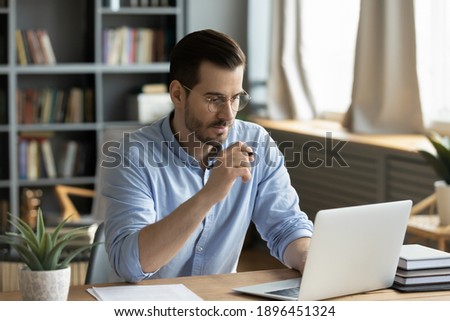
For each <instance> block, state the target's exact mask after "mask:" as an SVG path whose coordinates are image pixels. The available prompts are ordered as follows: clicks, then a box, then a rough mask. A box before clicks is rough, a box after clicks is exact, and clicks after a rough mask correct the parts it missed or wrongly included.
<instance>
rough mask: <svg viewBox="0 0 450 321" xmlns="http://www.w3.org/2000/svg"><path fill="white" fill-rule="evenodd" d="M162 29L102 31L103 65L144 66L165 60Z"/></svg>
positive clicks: (126, 28) (164, 37)
mask: <svg viewBox="0 0 450 321" xmlns="http://www.w3.org/2000/svg"><path fill="white" fill-rule="evenodd" d="M166 37H167V35H166V32H165V31H164V30H163V29H151V28H131V27H126V26H123V27H119V28H108V29H105V30H103V58H102V59H103V63H105V64H109V65H118V64H136V63H138V64H144V63H151V62H161V61H165V60H167V57H166V55H167V52H166V51H167V50H166Z"/></svg>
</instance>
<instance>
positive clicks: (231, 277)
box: [0, 269, 450, 301]
mask: <svg viewBox="0 0 450 321" xmlns="http://www.w3.org/2000/svg"><path fill="white" fill-rule="evenodd" d="M293 277H298V272H296V271H293V270H289V269H278V270H265V271H251V272H241V273H234V274H217V275H208V276H191V277H180V278H172V279H158V280H147V281H143V282H140V283H139V284H142V285H152V284H153V285H154V284H184V285H185V286H186V287H188V288H189V289H191V290H192V291H193V292H195V293H196V294H197V295H199V296H200V297H201V298H203V299H204V300H208V301H223V300H225V301H235V300H239V301H245V300H261V298H258V297H255V296H251V295H245V294H240V293H236V292H233V290H232V289H233V288H235V287H239V286H244V285H251V284H255V283H260V282H272V281H278V280H285V279H289V278H293ZM108 285H127V283H114V284H113V283H111V284H108ZM96 286H101V285H96ZM89 287H91V285H79V286H73V287H71V288H70V292H69V300H71V301H93V300H95V299H94V298H93V297H92V296H91V295H90V294H89V293H87V292H86V289H87V288H89ZM7 300H9V301H15V300H21V295H20V292H18V291H15V292H2V293H0V301H7ZM333 300H339V301H385V300H388V301H391V300H402V301H404V300H421V301H425V300H433V301H441V300H443V301H449V300H450V291H435V292H416V293H400V292H397V291H395V290H392V289H383V290H377V291H372V292H367V293H361V294H355V295H349V296H345V297H340V298H335V299H333Z"/></svg>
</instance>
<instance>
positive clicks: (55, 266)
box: [0, 208, 94, 301]
mask: <svg viewBox="0 0 450 321" xmlns="http://www.w3.org/2000/svg"><path fill="white" fill-rule="evenodd" d="M69 219H70V217H68V218H66V219H65V220H63V221H61V222H60V223H59V224H58V225H57V226H56V228H55V229H54V230H53V231H52V232H49V231H48V230H47V229H46V227H45V224H44V218H43V215H42V210H41V209H40V208H39V209H38V214H37V220H36V229H35V230H33V229H31V227H30V226H29V225H28V224H27V223H26V222H25V221H23V220H22V219H20V218H17V217H13V216H12V215H10V219H9V223H10V224H11V225H12V226H13V227H15V228H16V230H17V233H16V232H6V233H5V235H0V243H6V244H9V245H10V246H11V247H12V248H13V249H15V250H16V251H17V253H18V254H19V256H20V258H21V259H22V261H23V262H24V264H25V266H24V267H23V268H21V270H20V271H19V288H20V291H21V292H22V297H23V299H24V300H33V301H62V300H67V296H68V293H69V287H70V272H71V271H70V265H69V264H70V262H71V261H72V260H73V259H74V258H75V257H76V256H77V255H78V254H80V253H81V252H83V251H84V250H86V249H88V248H90V247H92V246H93V245H94V244H86V245H83V246H80V247H77V248H73V249H69V250H68V248H67V246H68V245H70V242H71V241H73V240H74V239H76V238H79V237H82V236H84V235H85V233H83V232H82V230H83V229H85V228H86V227H77V228H74V229H71V230H70V231H69V232H67V233H61V232H62V228H63V227H64V225H65V224H66V222H67V221H68V220H69ZM64 250H66V252H65V253H64V255H62V254H63V251H64Z"/></svg>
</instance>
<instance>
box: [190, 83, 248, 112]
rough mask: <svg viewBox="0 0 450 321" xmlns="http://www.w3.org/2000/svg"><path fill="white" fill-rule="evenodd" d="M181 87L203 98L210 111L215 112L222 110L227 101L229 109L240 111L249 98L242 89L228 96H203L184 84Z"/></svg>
mask: <svg viewBox="0 0 450 321" xmlns="http://www.w3.org/2000/svg"><path fill="white" fill-rule="evenodd" d="M183 87H184V88H185V89H187V90H189V92H193V93H194V94H197V95H199V96H200V97H202V98H203V99H205V100H206V101H207V102H208V110H209V111H210V112H211V113H217V112H218V111H220V110H222V108H223V107H225V105H226V104H227V102H228V101H229V102H230V103H231V109H232V110H233V111H234V112H238V111H241V110H242V109H244V108H245V106H247V104H248V103H249V101H250V99H251V97H250V95H249V94H247V93H246V92H245V91H242V92H241V93H239V94H237V95H235V96H233V97H230V98H228V97H226V96H223V95H208V96H203V95H202V94H199V93H198V92H196V91H194V90H192V89H191V88H189V87H187V86H185V85H183Z"/></svg>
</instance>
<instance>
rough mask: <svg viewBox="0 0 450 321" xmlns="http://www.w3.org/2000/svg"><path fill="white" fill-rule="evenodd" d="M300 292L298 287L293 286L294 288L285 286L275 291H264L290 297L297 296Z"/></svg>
mask: <svg viewBox="0 0 450 321" xmlns="http://www.w3.org/2000/svg"><path fill="white" fill-rule="evenodd" d="M299 292H300V287H298V286H297V287H294V288H287V289H281V290H276V291H269V292H266V293H267V294H275V295H281V296H286V297H290V298H295V299H296V298H298V293H299Z"/></svg>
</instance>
